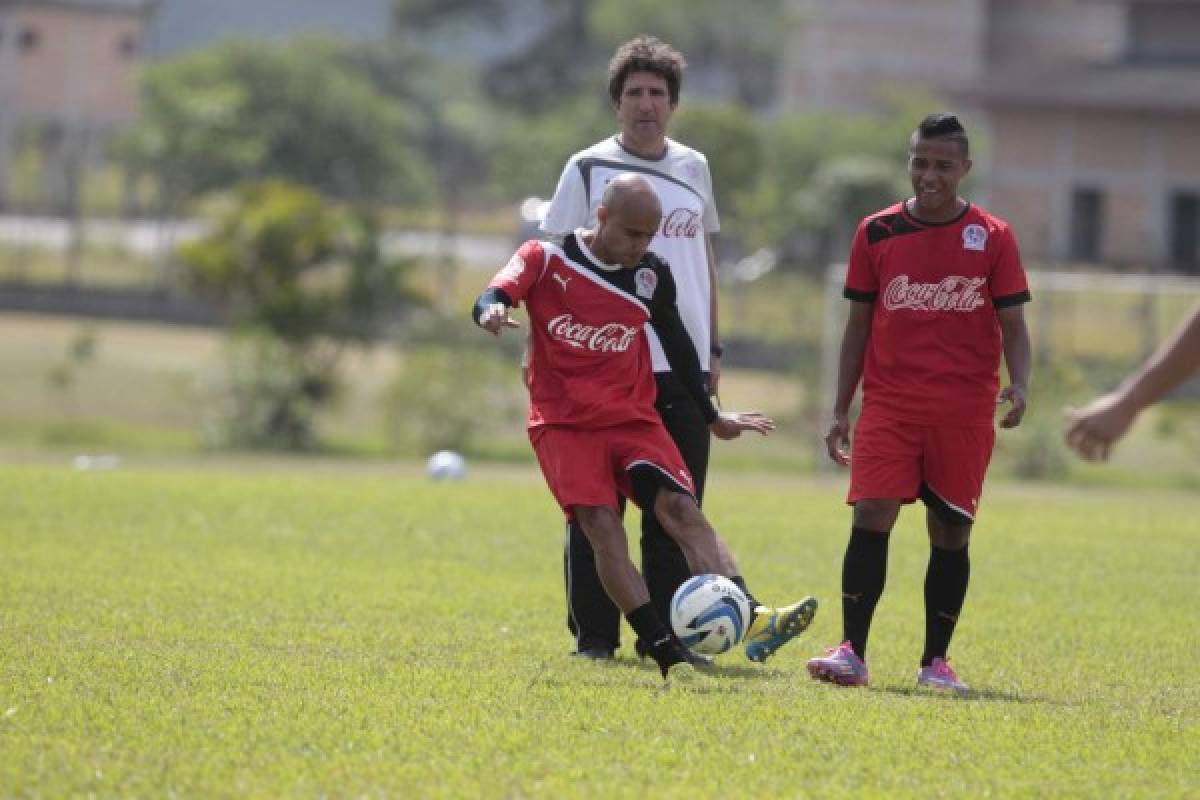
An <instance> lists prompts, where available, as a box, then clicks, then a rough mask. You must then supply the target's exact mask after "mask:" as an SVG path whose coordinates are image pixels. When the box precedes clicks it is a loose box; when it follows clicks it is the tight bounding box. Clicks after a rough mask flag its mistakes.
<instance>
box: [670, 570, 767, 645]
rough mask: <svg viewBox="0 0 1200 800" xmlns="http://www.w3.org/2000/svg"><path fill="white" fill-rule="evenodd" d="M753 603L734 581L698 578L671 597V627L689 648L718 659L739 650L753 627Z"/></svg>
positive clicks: (708, 577) (706, 576)
mask: <svg viewBox="0 0 1200 800" xmlns="http://www.w3.org/2000/svg"><path fill="white" fill-rule="evenodd" d="M750 613H751V608H750V601H749V600H748V599H746V594H745V593H744V592H743V591H742V590H741V589H739V588H738V587H737V584H735V583H734V582H733V581H731V580H729V579H728V578H724V577H722V576H720V575H697V576H696V577H694V578H692V579H690V580H688V581H686V582H685V583H684V584H683V585H682V586H680V587H679V588H678V589H677V590H675V596H674V597H672V598H671V628H672V629H673V630H674V631H675V635H676V636H678V637H679V640H680V641H681V642H683V643H684V644H685V645H686V646H687V647H689V648H691V649H692V650H693V651H695V652H697V653H703V654H704V655H709V656H716V655H720V654H721V653H725V652H728V651H730V650H732V649H733V648H734V647H737V645H738V642H740V641H742V637H743V636H745V635H746V629H747V628H748V627H749V626H750V619H751V617H750Z"/></svg>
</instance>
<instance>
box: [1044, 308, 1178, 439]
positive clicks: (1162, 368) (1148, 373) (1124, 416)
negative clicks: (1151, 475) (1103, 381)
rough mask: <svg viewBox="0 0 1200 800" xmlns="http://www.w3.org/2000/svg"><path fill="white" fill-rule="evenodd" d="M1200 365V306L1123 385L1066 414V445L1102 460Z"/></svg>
mask: <svg viewBox="0 0 1200 800" xmlns="http://www.w3.org/2000/svg"><path fill="white" fill-rule="evenodd" d="M1197 369H1200V305H1197V306H1196V307H1195V308H1193V309H1192V311H1191V313H1189V315H1188V317H1187V319H1186V320H1185V321H1184V323H1183V324H1182V325H1181V326H1180V327H1179V328H1178V330H1176V331H1175V333H1174V334H1172V336H1171V338H1170V339H1168V340H1167V341H1166V342H1165V343H1164V344H1163V345H1162V346H1160V347H1159V348H1158V350H1157V351H1155V353H1154V355H1152V356H1150V358H1148V359H1147V360H1146V361H1145V362H1143V363H1142V364H1141V365H1140V366H1139V367H1138V368H1137V369H1136V370H1134V371H1133V372H1132V373H1131V374H1130V375H1129V376H1128V377H1127V378H1126V379H1125V380H1124V381H1122V382H1121V385H1120V386H1118V387H1117V388H1116V389H1115V390H1114V391H1112V392H1109V393H1108V394H1105V395H1101V396H1100V397H1097V398H1096V399H1095V400H1093V401H1092V402H1090V403H1088V404H1087V405H1086V406H1084V407H1083V408H1081V409H1078V410H1068V412H1067V420H1068V423H1067V433H1066V441H1067V444H1068V445H1069V446H1070V447H1071V448H1073V449H1074V450H1075V451H1076V452H1077V453H1078V454H1079V456H1080V457H1081V458H1083V459H1086V460H1088V461H1104V460H1106V459H1107V458H1108V456H1109V454H1110V453H1111V452H1112V448H1113V446H1114V445H1115V444H1116V443H1117V440H1119V439H1120V438H1121V437H1122V436H1124V435H1125V433H1126V432H1127V431H1128V430H1129V428H1130V426H1132V425H1133V422H1134V420H1135V419H1136V418H1137V415H1138V414H1139V413H1141V412H1142V410H1143V409H1145V408H1147V407H1148V406H1151V405H1154V404H1155V403H1157V402H1158V401H1159V400H1161V399H1162V398H1163V397H1165V396H1166V395H1167V394H1168V393H1169V392H1170V391H1171V390H1172V389H1174V388H1175V387H1177V386H1179V385H1180V384H1181V383H1183V382H1184V381H1185V380H1187V379H1188V378H1189V377H1191V376H1192V375H1194V374H1195V373H1196V371H1197Z"/></svg>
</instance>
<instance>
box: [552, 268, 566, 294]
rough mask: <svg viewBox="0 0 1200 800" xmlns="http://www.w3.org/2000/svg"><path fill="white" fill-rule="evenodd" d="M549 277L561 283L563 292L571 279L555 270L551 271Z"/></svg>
mask: <svg viewBox="0 0 1200 800" xmlns="http://www.w3.org/2000/svg"><path fill="white" fill-rule="evenodd" d="M550 277H551V278H554V280H556V281H558V282H559V283H560V284H562V289H563V291H564V292H565V291H566V290H567V283H568V282H569V281H570V280H571V279H570V278H569V277H566V276H563V275H560V274H558V273H557V272H551V273H550Z"/></svg>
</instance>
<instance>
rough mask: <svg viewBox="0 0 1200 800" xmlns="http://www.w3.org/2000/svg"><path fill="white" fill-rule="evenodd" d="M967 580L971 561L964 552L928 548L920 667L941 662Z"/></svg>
mask: <svg viewBox="0 0 1200 800" xmlns="http://www.w3.org/2000/svg"><path fill="white" fill-rule="evenodd" d="M970 578H971V559H970V557H969V556H968V555H967V548H965V547H964V548H963V549H962V550H943V549H941V548H940V547H931V548H930V550H929V569H928V570H927V571H926V572H925V652H924V653H923V654H922V655H921V666H922V667H928V666H929V665H930V664H931V663H933V659H935V658H945V657H946V650H947V649H948V648H949V647H950V637H951V636H953V635H954V624H955V623H956V622H958V614H959V612H960V611H962V607H963V601H964V600H965V599H966V597H967V583H968V581H969V580H970Z"/></svg>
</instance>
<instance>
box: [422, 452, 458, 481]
mask: <svg viewBox="0 0 1200 800" xmlns="http://www.w3.org/2000/svg"><path fill="white" fill-rule="evenodd" d="M425 474H426V475H428V476H429V477H430V478H432V479H433V480H435V481H461V480H462V479H463V478H465V477H467V462H466V461H465V460H464V459H463V457H462V456H460V455H459V454H458V453H456V452H454V451H453V450H439V451H437V452H436V453H434V454H433V455H431V456H430V457H429V461H428V462H427V463H426V464H425Z"/></svg>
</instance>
